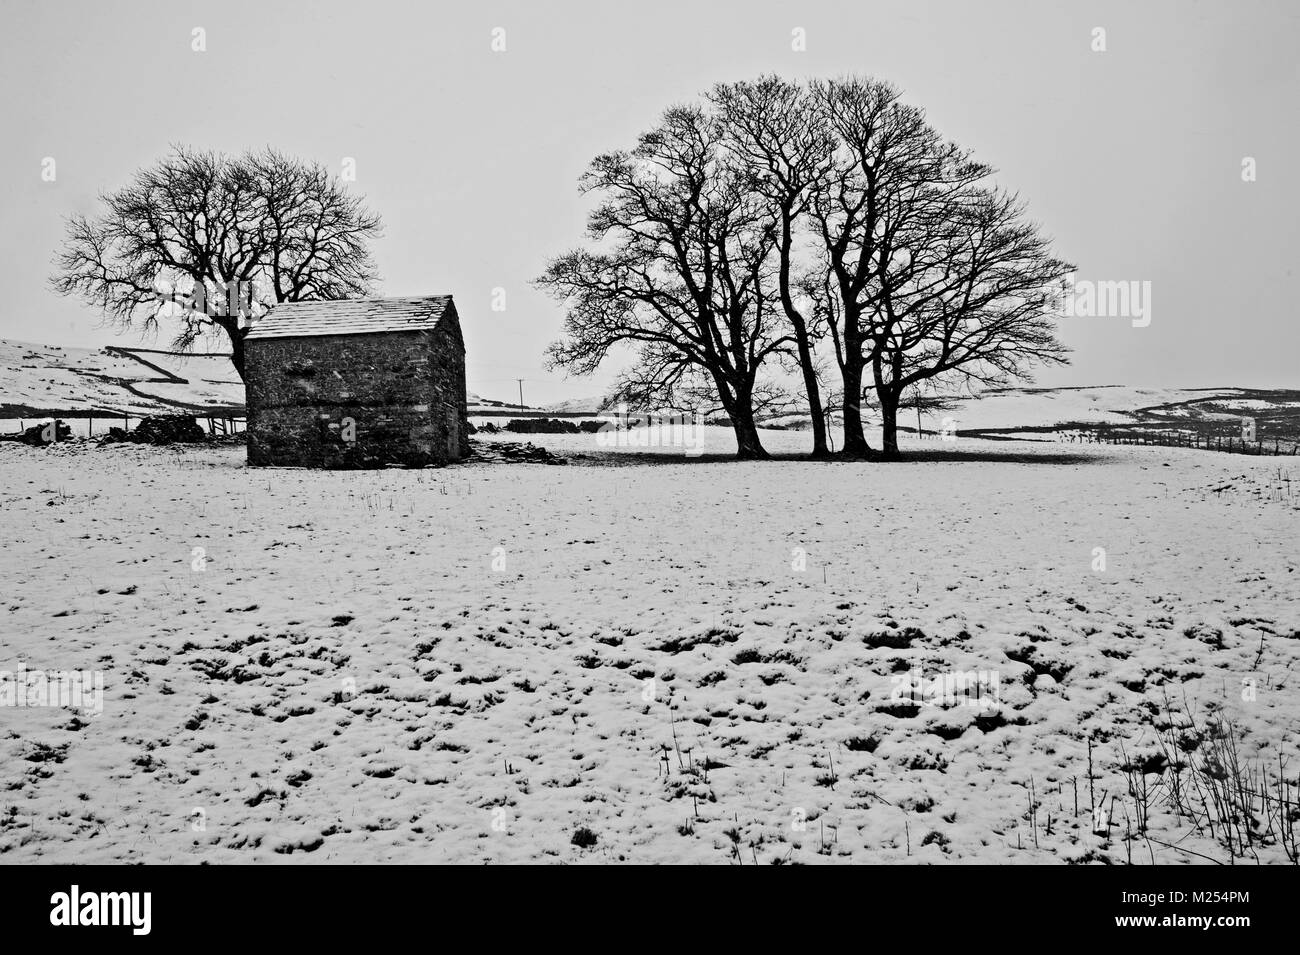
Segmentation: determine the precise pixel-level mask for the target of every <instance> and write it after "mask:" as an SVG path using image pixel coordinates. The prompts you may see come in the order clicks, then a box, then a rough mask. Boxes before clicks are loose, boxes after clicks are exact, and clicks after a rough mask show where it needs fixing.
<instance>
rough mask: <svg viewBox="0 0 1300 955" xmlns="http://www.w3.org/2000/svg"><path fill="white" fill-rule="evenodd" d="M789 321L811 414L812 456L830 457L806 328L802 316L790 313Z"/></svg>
mask: <svg viewBox="0 0 1300 955" xmlns="http://www.w3.org/2000/svg"><path fill="white" fill-rule="evenodd" d="M791 321H792V323H793V324H794V335H795V341H796V342H798V344H799V367H800V368H802V369H803V388H804V393H805V394H807V396H808V413H809V414H810V415H812V432H813V449H812V456H813V457H814V458H826V457H830V451H828V450H827V448H826V417H825V415H823V414H822V396H821V391H820V390H819V389H818V387H817V372H816V371H815V370H814V368H813V360H812V348H811V347H809V344H808V329H807V327H806V326H805V325H804V323H803V319H802V318H800V319H794V317H793V315H792V316H791Z"/></svg>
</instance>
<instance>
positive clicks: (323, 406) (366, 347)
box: [244, 323, 469, 468]
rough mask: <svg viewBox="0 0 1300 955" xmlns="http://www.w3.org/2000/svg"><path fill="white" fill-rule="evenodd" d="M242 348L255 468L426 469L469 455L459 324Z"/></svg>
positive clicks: (266, 341) (258, 342) (267, 341)
mask: <svg viewBox="0 0 1300 955" xmlns="http://www.w3.org/2000/svg"><path fill="white" fill-rule="evenodd" d="M245 348H246V351H245V369H244V373H245V379H246V382H247V384H246V390H247V406H248V463H249V464H250V465H252V466H268V465H269V466H281V467H284V466H289V467H317V468H357V467H361V468H364V467H381V466H383V465H386V464H399V465H405V466H408V467H423V466H425V465H429V464H445V463H447V462H449V461H454V460H458V459H459V458H462V457H464V456H465V455H466V454H468V453H469V435H468V429H467V426H466V407H465V354H464V346H463V344H462V342H461V339H460V335H459V328H458V327H457V325H456V324H454V323H450V324H449V323H443V324H442V325H440V326H439V328H438V329H437V330H435V331H397V332H369V333H364V334H351V335H320V336H312V337H301V338H262V339H250V340H248V341H246V342H245ZM347 419H351V426H350V427H349V422H348V420H347Z"/></svg>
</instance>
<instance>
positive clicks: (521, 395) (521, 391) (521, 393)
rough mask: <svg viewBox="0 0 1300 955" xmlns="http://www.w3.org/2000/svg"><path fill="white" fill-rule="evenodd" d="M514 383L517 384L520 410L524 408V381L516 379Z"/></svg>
mask: <svg viewBox="0 0 1300 955" xmlns="http://www.w3.org/2000/svg"><path fill="white" fill-rule="evenodd" d="M515 381H517V382H519V407H520V408H522V407H523V406H524V379H523V378H516V379H515Z"/></svg>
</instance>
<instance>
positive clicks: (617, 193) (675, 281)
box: [537, 107, 791, 458]
mask: <svg viewBox="0 0 1300 955" xmlns="http://www.w3.org/2000/svg"><path fill="white" fill-rule="evenodd" d="M581 188H582V190H583V192H584V193H587V194H594V195H597V196H599V197H600V202H599V205H598V206H597V207H596V209H595V210H594V211H593V212H592V214H591V216H590V219H589V221H588V229H587V231H588V235H589V237H590V238H591V239H592V240H593V242H594V243H595V244H596V245H595V247H594V248H584V249H577V250H574V251H571V252H568V253H567V254H565V255H562V256H560V257H558V258H556V259H554V260H553V261H552V262H550V263H549V264H548V266H547V268H546V271H545V272H544V273H543V275H542V276H541V277H540V278H539V279H538V280H537V283H538V285H539V286H541V287H542V288H544V289H546V290H547V291H549V292H550V293H551V294H552V295H554V296H555V297H556V298H557V299H559V300H561V301H562V302H564V303H565V304H566V306H567V309H568V311H567V315H566V318H565V325H564V337H563V338H562V339H561V340H559V341H557V342H555V343H554V344H552V345H551V347H550V349H549V360H550V363H551V364H552V366H554V367H561V368H564V369H566V370H568V371H570V372H573V373H576V374H590V373H592V372H594V371H595V370H596V369H597V368H598V367H599V366H600V364H601V363H602V362H603V361H604V360H605V359H606V358H607V357H608V356H609V355H610V353H611V351H612V350H613V349H615V348H616V347H619V346H625V345H630V346H631V347H633V348H636V349H638V352H637V355H638V364H637V367H636V369H634V371H633V372H632V373H630V376H628V377H627V379H626V383H627V384H628V386H629V387H630V386H631V385H632V384H634V385H635V387H636V389H638V390H639V393H640V394H641V395H642V396H643V397H644V398H646V399H647V400H649V399H651V398H655V397H658V398H662V399H664V400H670V399H672V398H673V397H674V396H678V395H680V394H681V393H682V392H683V388H684V387H686V386H688V385H694V383H695V382H696V381H697V380H698V378H697V373H698V374H702V375H703V376H704V377H705V378H706V379H707V380H708V381H709V382H711V383H712V385H713V388H714V391H715V393H716V396H717V399H718V402H719V403H720V404H721V406H722V408H723V410H724V411H725V412H726V414H727V416H728V417H729V418H730V420H731V423H732V428H733V430H734V431H735V435H736V445H737V453H738V455H739V456H740V457H742V458H759V457H766V456H767V452H766V451H764V449H763V446H762V444H761V442H760V440H759V436H758V430H757V427H756V425H755V398H756V396H757V394H758V393H759V391H760V390H761V389H760V370H761V368H762V366H763V363H764V361H765V360H767V359H768V358H769V357H770V356H771V355H773V354H775V353H777V352H779V351H780V350H781V349H783V348H786V347H788V346H789V344H790V341H791V340H790V338H789V336H788V335H787V334H786V329H785V322H784V317H783V316H782V315H781V314H780V313H779V312H777V311H776V310H775V309H774V307H773V301H774V297H775V294H776V292H775V287H776V279H775V278H774V276H773V275H772V271H773V269H772V264H771V251H772V249H773V246H774V243H775V242H776V238H777V230H776V228H775V226H774V223H773V222H772V220H771V218H770V216H768V215H767V210H766V208H765V206H764V205H763V203H762V202H761V201H759V198H758V197H757V196H756V195H755V194H754V193H753V192H752V191H751V190H749V189H748V188H747V183H746V181H745V178H744V175H743V172H742V171H738V170H736V169H735V168H734V166H733V165H732V164H731V163H730V162H729V161H728V157H727V155H726V151H725V150H724V149H723V148H722V146H721V142H720V130H719V125H718V123H717V122H716V120H715V119H714V118H713V117H712V116H710V115H709V114H707V113H705V112H704V111H703V110H701V109H699V108H696V107H675V108H673V109H670V110H668V111H667V112H666V113H665V114H664V116H663V118H662V120H661V121H660V123H659V124H658V125H657V126H656V127H655V128H654V129H653V130H651V131H650V132H648V133H645V134H643V135H642V136H641V137H640V140H639V142H638V145H637V147H636V148H635V149H634V150H632V151H631V152H614V153H608V154H606V155H602V156H599V157H597V158H596V159H595V160H594V161H593V162H592V164H591V166H590V168H589V170H588V171H587V173H586V174H585V175H584V176H583V178H582V181H581Z"/></svg>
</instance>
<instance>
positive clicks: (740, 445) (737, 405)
mask: <svg viewBox="0 0 1300 955" xmlns="http://www.w3.org/2000/svg"><path fill="white" fill-rule="evenodd" d="M713 380H714V383H715V384H716V385H717V388H718V396H719V397H720V398H721V399H722V407H723V410H725V411H726V412H727V416H728V417H729V418H730V419H731V429H732V431H734V432H735V435H736V457H737V458H739V459H740V460H742V461H751V460H758V459H760V458H766V457H768V456H769V455H768V453H767V451H766V450H764V448H763V443H762V442H761V441H760V440H759V439H758V425H757V424H755V423H754V396H753V394H752V392H751V391H750V390H749V389H750V388H751V387H752V383H750V384H749V385H747V386H743V387H741V388H736V389H732V388H731V387H729V385H728V383H727V381H726V379H725V378H723V377H722V375H720V374H718V373H717V372H715V373H714V375H713Z"/></svg>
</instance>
